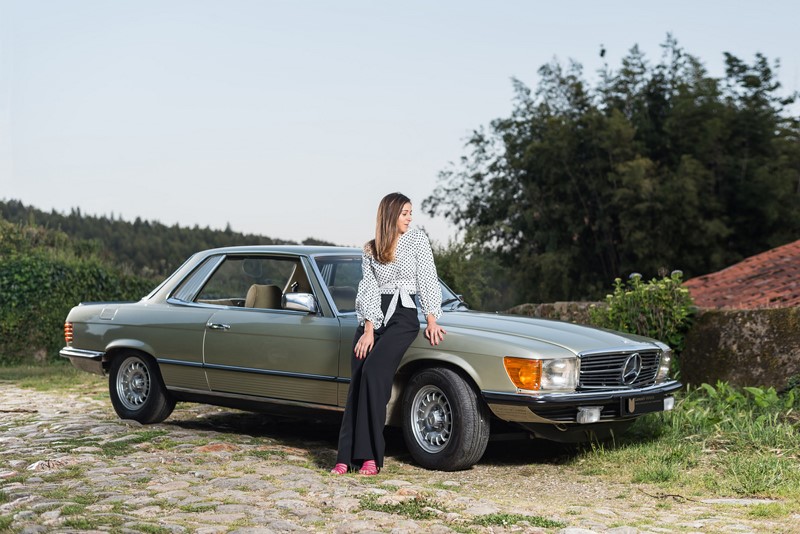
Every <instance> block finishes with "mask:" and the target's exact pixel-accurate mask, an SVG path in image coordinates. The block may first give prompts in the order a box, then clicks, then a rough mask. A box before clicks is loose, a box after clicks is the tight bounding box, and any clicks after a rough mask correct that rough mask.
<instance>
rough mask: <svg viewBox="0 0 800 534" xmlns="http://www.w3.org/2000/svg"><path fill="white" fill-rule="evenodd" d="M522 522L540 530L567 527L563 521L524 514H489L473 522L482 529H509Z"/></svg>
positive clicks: (480, 516) (478, 517)
mask: <svg viewBox="0 0 800 534" xmlns="http://www.w3.org/2000/svg"><path fill="white" fill-rule="evenodd" d="M522 521H526V522H528V523H529V524H530V525H531V526H534V527H540V528H563V527H566V526H567V525H566V524H565V523H562V522H561V521H554V520H552V519H547V518H545V517H541V516H538V515H522V514H504V513H500V514H487V515H479V516H477V517H476V518H475V519H473V520H472V522H473V523H474V524H475V525H480V526H482V527H492V526H499V527H509V526H513V525H516V524H517V523H520V522H522Z"/></svg>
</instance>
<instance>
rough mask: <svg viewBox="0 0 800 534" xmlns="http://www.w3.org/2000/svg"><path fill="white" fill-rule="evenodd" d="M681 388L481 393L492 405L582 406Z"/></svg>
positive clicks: (671, 384)
mask: <svg viewBox="0 0 800 534" xmlns="http://www.w3.org/2000/svg"><path fill="white" fill-rule="evenodd" d="M682 387H683V384H681V383H680V382H678V381H677V380H670V381H668V382H664V383H663V384H656V385H654V386H648V387H646V388H631V389H612V390H590V391H577V392H574V393H530V394H523V393H508V392H505V391H481V395H482V396H483V398H484V400H486V402H491V403H493V404H521V405H525V406H534V407H535V406H540V405H547V404H550V405H554V404H555V405H560V406H570V405H574V406H579V405H580V406H584V405H592V404H595V403H598V402H612V401H618V400H620V399H627V398H629V397H641V396H643V395H663V396H667V395H669V394H671V393H675V392H676V391H678V390H679V389H681V388H682Z"/></svg>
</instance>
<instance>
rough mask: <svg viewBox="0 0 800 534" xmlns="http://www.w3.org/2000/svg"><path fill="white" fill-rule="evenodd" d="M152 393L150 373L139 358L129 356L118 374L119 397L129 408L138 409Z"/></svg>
mask: <svg viewBox="0 0 800 534" xmlns="http://www.w3.org/2000/svg"><path fill="white" fill-rule="evenodd" d="M149 395H150V373H148V372H147V366H146V365H145V364H144V362H143V361H142V360H140V359H139V358H133V357H132V358H128V359H127V360H125V361H124V362H122V365H121V366H120V368H119V373H118V374H117V397H119V400H120V402H122V405H123V406H125V408H127V409H128V410H138V409H139V408H141V407H142V404H144V403H145V402H146V401H147V397H148V396H149Z"/></svg>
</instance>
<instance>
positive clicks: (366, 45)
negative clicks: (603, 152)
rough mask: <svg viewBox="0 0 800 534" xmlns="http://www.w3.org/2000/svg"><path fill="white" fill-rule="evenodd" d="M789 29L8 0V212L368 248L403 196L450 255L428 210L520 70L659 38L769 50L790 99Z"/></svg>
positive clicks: (449, 230) (789, 21)
mask: <svg viewBox="0 0 800 534" xmlns="http://www.w3.org/2000/svg"><path fill="white" fill-rule="evenodd" d="M798 21H800V2H797V1H796V0H792V1H768V0H767V1H761V2H755V1H748V2H743V1H737V0H728V1H718V0H704V1H698V0H674V1H671V2H648V1H642V0H638V1H610V2H597V1H575V0H559V1H550V2H537V1H534V0H526V1H523V0H509V1H503V0H497V1H493V2H489V1H473V0H460V1H451V0H442V1H436V2H431V1H419V0H407V1H405V2H380V1H366V0H364V1H349V0H337V1H335V2H333V1H327V2H323V1H318V0H307V1H290V0H285V1H273V0H259V1H256V0H218V1H207V0H135V1H134V0H130V1H121V0H119V1H112V0H69V1H67V0H0V199H2V200H12V199H14V200H20V201H22V202H23V203H25V204H26V205H32V206H34V207H36V208H39V209H43V210H46V211H50V210H56V211H58V212H62V213H68V212H69V211H70V210H71V209H73V208H80V210H81V212H82V213H84V214H89V215H98V216H102V215H105V216H112V215H113V216H114V217H116V218H122V219H124V220H129V221H133V220H134V219H136V218H137V217H140V218H142V219H143V220H150V221H158V222H161V223H163V224H166V225H170V226H171V225H174V224H179V225H181V226H195V225H198V226H200V227H206V226H208V227H211V228H218V229H224V228H225V227H226V225H230V227H231V228H232V229H233V230H234V231H237V232H244V233H253V234H258V235H265V236H269V237H272V238H279V239H286V240H293V241H298V242H299V241H302V240H303V239H306V238H308V237H313V238H316V239H323V240H326V241H330V242H333V243H336V244H340V245H360V244H362V243H363V242H365V241H367V240H368V239H370V238H371V236H372V234H373V232H374V225H375V213H376V208H377V204H378V202H379V201H380V199H381V198H382V197H383V196H384V195H385V194H386V193H389V192H393V191H401V192H403V193H404V194H406V195H407V196H409V197H410V198H411V199H412V201H413V202H414V223H413V224H414V225H417V226H422V227H424V228H425V229H426V231H427V232H428V234H429V235H430V237H431V239H432V240H433V241H434V242H436V243H439V244H442V245H444V244H446V243H447V242H448V240H451V239H457V238H458V234H457V232H456V229H455V228H454V227H453V226H452V225H451V224H450V223H449V222H448V221H447V220H445V219H444V218H441V217H437V218H431V217H429V216H426V215H425V214H424V213H423V212H422V210H421V203H422V201H423V200H424V199H425V198H426V197H428V196H429V195H431V193H432V192H433V191H434V189H435V188H436V185H437V176H438V174H439V172H440V171H442V170H444V169H446V168H447V167H448V165H449V164H450V163H451V162H455V161H458V159H459V158H460V157H461V156H463V155H465V154H466V153H467V151H466V148H465V142H466V140H467V138H468V136H469V135H470V134H471V132H472V131H473V130H475V129H477V128H480V127H482V126H487V125H488V124H489V122H490V121H491V120H492V119H495V118H499V117H506V116H508V115H509V114H510V112H511V110H512V97H513V90H512V84H511V79H512V78H517V79H519V80H521V81H523V82H524V83H526V84H527V85H529V86H530V87H535V86H536V84H537V83H538V78H537V70H538V68H539V67H540V66H542V65H544V64H546V63H549V62H551V61H554V60H555V61H559V62H561V63H562V64H566V63H567V62H568V61H570V60H574V61H577V62H578V63H581V64H582V65H583V67H584V74H585V77H586V79H587V80H588V81H590V82H592V81H593V80H594V81H596V79H597V76H596V73H597V71H598V69H600V68H601V67H603V65H604V64H607V65H608V66H609V67H611V68H612V69H615V68H617V67H619V65H620V60H621V58H622V57H623V56H624V55H626V53H627V52H628V51H629V50H630V48H631V47H632V46H633V45H638V46H639V47H640V49H641V50H643V51H644V52H645V54H646V55H647V57H648V58H649V59H650V60H651V61H652V62H654V63H655V62H658V60H659V59H660V54H661V49H660V45H661V44H662V43H663V42H664V41H665V39H666V36H667V34H668V33H671V34H672V35H673V36H674V37H675V38H676V39H677V40H678V43H679V44H680V45H681V46H682V47H683V48H684V49H685V50H686V51H687V52H689V53H690V54H692V55H694V56H696V57H698V58H700V59H701V61H702V62H703V63H704V64H705V66H706V68H707V69H708V71H709V73H710V74H711V75H713V76H721V75H722V74H723V73H724V69H723V52H730V53H732V54H734V55H736V56H738V57H739V58H741V59H743V60H745V61H747V62H748V63H749V62H752V60H753V58H754V56H755V54H756V53H757V52H760V53H762V54H764V55H766V56H767V58H769V59H770V60H774V59H780V61H781V69H780V71H779V74H778V79H779V80H780V82H781V83H782V84H783V88H784V90H785V91H786V93H789V92H791V91H798V90H800V38H799V37H798V31H797V24H798ZM601 46H602V47H603V48H605V50H606V54H605V57H604V58H601V57H600V55H599V51H600V48H601Z"/></svg>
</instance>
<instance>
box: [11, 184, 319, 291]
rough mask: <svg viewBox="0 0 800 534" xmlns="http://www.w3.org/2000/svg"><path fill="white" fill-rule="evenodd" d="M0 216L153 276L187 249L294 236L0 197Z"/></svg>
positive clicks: (180, 259) (180, 260) (186, 254)
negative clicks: (63, 209)
mask: <svg viewBox="0 0 800 534" xmlns="http://www.w3.org/2000/svg"><path fill="white" fill-rule="evenodd" d="M0 218H2V219H5V220H7V221H9V222H11V223H15V224H20V225H23V226H41V227H44V228H48V229H53V230H60V231H62V232H64V233H65V234H67V236H69V238H70V239H73V240H75V241H82V242H85V245H86V247H87V248H89V250H91V251H94V252H96V253H97V254H98V255H100V256H101V257H103V258H104V259H106V260H108V261H110V262H112V263H114V264H117V265H119V266H122V267H124V268H126V269H130V270H131V271H132V272H134V273H136V274H139V275H143V276H148V277H153V276H165V275H167V274H169V273H171V272H172V271H174V270H175V269H176V268H177V267H178V266H179V265H180V264H181V263H183V261H184V260H186V258H188V257H189V256H190V255H192V254H193V253H195V252H197V251H199V250H204V249H208V248H216V247H225V246H232V245H278V244H289V245H296V244H298V243H296V242H294V241H285V240H280V239H273V238H270V237H266V236H260V235H254V234H242V233H239V232H234V231H232V230H231V229H230V227H228V228H226V229H225V230H212V229H210V228H208V227H205V228H200V227H199V226H196V225H195V226H194V227H193V228H189V227H182V226H178V225H174V226H166V225H164V224H161V223H159V222H150V221H142V220H141V219H139V218H138V217H137V218H136V220H135V221H134V222H128V221H124V220H122V219H119V218H113V216H112V217H111V218H109V217H106V216H100V217H98V216H94V215H84V214H82V213H81V210H80V208H73V209H72V211H71V212H70V213H69V214H68V215H64V214H62V213H58V212H56V211H52V212H49V213H48V212H45V211H42V210H40V209H37V208H34V207H33V206H26V205H24V204H23V203H22V202H20V201H18V200H2V201H0ZM303 244H305V245H332V244H333V243H328V242H325V241H320V240H317V239H311V238H309V239H306V240H304V241H303Z"/></svg>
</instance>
